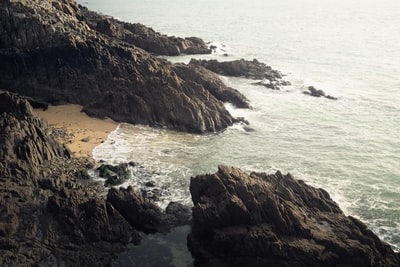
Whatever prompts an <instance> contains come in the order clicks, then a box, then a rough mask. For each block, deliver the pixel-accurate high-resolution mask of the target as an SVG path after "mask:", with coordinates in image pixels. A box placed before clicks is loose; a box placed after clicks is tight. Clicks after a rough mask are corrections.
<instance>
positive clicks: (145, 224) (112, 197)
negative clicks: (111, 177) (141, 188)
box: [107, 186, 168, 233]
mask: <svg viewBox="0 0 400 267" xmlns="http://www.w3.org/2000/svg"><path fill="white" fill-rule="evenodd" d="M107 201H108V202H109V203H110V204H111V205H113V206H114V207H115V208H116V210H117V211H118V212H119V213H120V214H121V215H122V216H123V217H124V218H125V219H126V220H127V221H128V222H129V223H130V224H131V225H132V226H134V227H135V228H136V229H139V230H142V231H145V232H146V233H155V232H165V231H167V230H168V228H167V226H166V225H165V224H163V222H162V214H163V213H162V211H161V209H160V208H159V207H158V206H156V205H155V204H154V203H153V202H151V201H149V200H147V199H145V198H143V197H142V196H141V195H139V194H137V193H136V191H135V190H134V189H133V187H131V186H129V187H128V188H119V189H116V188H111V189H110V190H109V191H108V194H107Z"/></svg>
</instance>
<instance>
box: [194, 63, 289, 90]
mask: <svg viewBox="0 0 400 267" xmlns="http://www.w3.org/2000/svg"><path fill="white" fill-rule="evenodd" d="M190 65H198V66H203V67H204V68H207V69H209V70H211V71H213V72H215V73H218V74H220V75H225V76H233V77H245V78H248V79H254V80H262V81H260V82H256V83H254V84H255V85H262V86H265V87H267V88H269V89H274V90H279V89H280V88H281V87H282V86H288V85H291V84H290V82H288V81H285V80H283V79H282V74H281V73H280V72H279V71H277V70H274V69H272V68H271V67H270V66H267V65H266V64H265V63H262V62H259V61H258V60H257V59H253V60H252V61H250V60H244V59H240V60H233V61H224V62H218V61H217V60H197V59H192V60H191V61H190Z"/></svg>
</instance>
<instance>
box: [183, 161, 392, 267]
mask: <svg viewBox="0 0 400 267" xmlns="http://www.w3.org/2000/svg"><path fill="white" fill-rule="evenodd" d="M190 192H191V194H192V199H193V204H194V207H193V228H192V233H191V234H190V235H189V237H188V246H189V249H190V250H191V252H192V254H193V256H194V257H195V265H197V266H339V265H340V266H399V264H400V259H399V258H398V255H396V254H395V253H394V252H393V250H392V249H391V248H390V247H389V245H387V244H385V243H383V242H382V241H380V240H379V238H378V237H377V236H376V235H375V234H374V233H372V232H371V231H370V230H369V229H368V228H367V227H366V226H365V225H364V224H363V223H362V222H360V221H359V220H357V219H355V218H353V217H350V216H345V215H344V214H343V212H342V211H341V210H340V208H339V206H338V205H337V204H336V203H335V202H334V201H333V200H332V199H331V198H330V196H329V194H328V193H327V192H326V191H325V190H323V189H316V188H313V187H311V186H308V185H306V184H305V183H304V182H303V181H301V180H295V179H294V178H293V177H292V176H291V175H290V174H287V175H282V174H281V173H280V172H279V171H278V172H277V173H275V174H272V175H267V174H265V173H255V172H252V173H250V174H247V173H245V172H243V171H242V170H240V169H238V168H234V167H226V166H220V167H219V170H218V172H217V173H215V174H210V175H201V176H197V177H193V178H192V179H191V184H190Z"/></svg>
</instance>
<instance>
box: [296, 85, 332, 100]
mask: <svg viewBox="0 0 400 267" xmlns="http://www.w3.org/2000/svg"><path fill="white" fill-rule="evenodd" d="M307 90H308V91H304V92H303V93H304V94H305V95H310V96H314V97H321V96H322V97H325V98H328V99H330V100H337V97H334V96H331V95H327V94H325V92H324V91H322V90H320V89H317V88H315V87H314V86H309V87H307Z"/></svg>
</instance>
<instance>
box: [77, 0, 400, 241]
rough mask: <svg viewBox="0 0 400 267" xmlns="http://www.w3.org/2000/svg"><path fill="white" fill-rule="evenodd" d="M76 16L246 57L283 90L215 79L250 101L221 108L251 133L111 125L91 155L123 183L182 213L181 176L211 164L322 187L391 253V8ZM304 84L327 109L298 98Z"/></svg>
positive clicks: (394, 186) (394, 85)
mask: <svg viewBox="0 0 400 267" xmlns="http://www.w3.org/2000/svg"><path fill="white" fill-rule="evenodd" d="M81 2H83V1H81ZM87 6H88V7H89V8H92V9H94V10H98V11H101V12H103V13H106V14H110V15H113V16H116V17H118V18H120V19H123V20H126V21H131V22H141V23H143V24H145V25H148V26H151V27H153V28H155V29H156V30H157V31H160V32H163V33H167V34H172V35H178V36H199V37H202V38H203V39H205V40H207V41H213V42H215V43H217V44H224V47H222V45H220V47H221V48H223V49H225V50H226V51H223V53H225V52H226V53H228V55H229V56H228V57H223V56H222V55H220V54H214V55H208V56H202V57H203V58H215V59H219V60H233V59H238V58H246V59H253V58H257V59H259V60H260V61H262V62H265V63H267V64H269V65H271V66H272V67H273V68H276V69H279V70H281V71H282V72H285V73H287V75H288V76H286V79H287V80H290V81H291V82H292V84H293V86H291V87H287V88H285V89H284V90H282V91H270V90H267V89H265V88H263V87H257V86H254V85H251V82H252V81H249V80H246V79H242V78H228V77H222V78H223V80H224V81H225V83H226V84H228V85H229V86H231V87H234V88H236V89H238V90H240V91H241V92H242V93H244V94H245V95H246V96H247V97H248V98H249V99H250V100H251V105H252V107H253V109H251V110H238V109H233V108H232V107H230V106H228V108H229V110H230V111H231V112H232V114H234V115H236V116H243V117H245V118H246V119H247V120H248V121H250V123H251V125H250V127H251V128H252V129H253V131H248V129H246V128H244V127H243V126H242V125H235V126H234V127H231V128H229V129H227V130H226V131H224V132H222V133H217V134H210V135H204V136H196V135H192V134H185V133H176V132H173V131H168V130H162V129H151V128H148V127H145V126H132V125H127V124H121V125H120V126H119V128H118V129H117V130H116V131H114V132H113V133H111V134H110V136H109V140H108V141H107V142H105V143H104V144H102V145H101V146H99V147H97V148H96V149H95V151H94V155H95V157H96V158H98V159H105V160H107V161H110V162H114V163H117V162H122V161H127V160H133V161H135V162H138V163H139V164H138V166H136V167H135V168H132V177H133V178H132V179H131V180H130V181H129V182H128V183H131V184H135V185H139V186H143V185H144V184H145V183H146V182H147V181H149V180H152V181H154V182H155V183H156V184H157V185H158V189H159V190H161V196H160V197H159V199H160V202H159V203H160V205H161V206H165V205H166V203H168V201H170V200H179V201H182V202H185V203H190V202H191V201H190V195H189V192H188V185H189V180H190V176H192V175H196V174H200V173H205V172H208V173H209V172H215V171H216V170H217V166H218V164H229V165H235V166H238V167H241V168H242V169H245V170H247V171H252V170H255V171H267V172H272V171H275V170H277V169H279V170H282V171H284V172H290V173H292V174H294V175H295V176H296V177H297V178H299V179H303V180H305V181H306V182H307V183H309V184H311V185H314V186H317V187H323V188H325V189H326V190H327V191H328V192H329V193H330V194H331V196H332V197H333V199H334V200H335V201H337V202H338V203H339V205H340V206H341V207H342V209H343V210H344V211H345V213H346V214H348V215H352V216H355V217H358V218H360V219H361V220H362V221H364V222H365V223H367V224H368V225H369V226H370V227H371V228H372V230H373V231H374V232H376V233H377V234H378V235H379V236H380V237H381V238H383V239H384V240H385V241H387V242H389V243H390V244H391V245H393V247H394V248H396V249H400V206H399V204H398V203H400V189H399V188H400V163H399V162H400V141H399V139H400V49H399V48H400V46H399V43H400V34H399V33H400V2H399V1H392V0H383V1H379V2H378V1H371V0H365V1H358V0H348V1H344V0H339V1H333V0H326V1H317V0H304V1H295V0H281V1H277V0H276V1H274V0H272V1H261V0H255V1H244V0H233V1H225V0H221V1H211V0H202V1H184V0H173V1H165V2H160V1H155V0H148V1H136V0H118V1H112V2H111V1H105V0H97V1H95V0H91V1H88V3H87ZM170 60H171V61H182V62H187V61H189V60H190V57H189V56H180V57H177V58H170ZM309 85H313V86H316V87H317V88H320V89H323V90H324V91H326V92H328V93H329V94H332V95H334V96H337V97H338V98H339V99H338V100H337V101H330V100H327V99H320V98H313V97H310V96H306V95H304V94H302V91H303V90H304V87H306V86H309Z"/></svg>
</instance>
